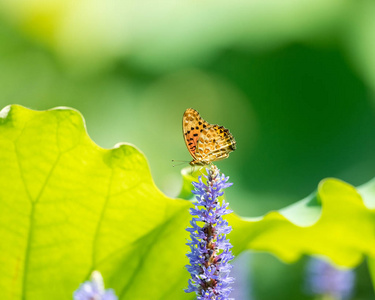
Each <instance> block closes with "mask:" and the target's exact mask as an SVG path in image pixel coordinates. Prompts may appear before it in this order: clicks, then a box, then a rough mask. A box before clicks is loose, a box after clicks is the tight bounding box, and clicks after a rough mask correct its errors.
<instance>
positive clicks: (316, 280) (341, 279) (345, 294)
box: [306, 257, 355, 300]
mask: <svg viewBox="0 0 375 300" xmlns="http://www.w3.org/2000/svg"><path fill="white" fill-rule="evenodd" d="M306 272H307V274H306V279H307V281H306V290H307V292H308V293H309V294H311V295H315V296H320V297H325V299H332V300H347V299H350V297H351V296H352V294H353V290H354V283H355V273H354V272H353V270H344V269H338V268H336V267H334V266H333V265H331V264H330V263H328V262H327V261H325V260H322V259H319V258H315V257H313V258H311V259H310V260H309V261H308V263H307V268H306Z"/></svg>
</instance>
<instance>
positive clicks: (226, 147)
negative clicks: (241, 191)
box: [182, 108, 236, 166]
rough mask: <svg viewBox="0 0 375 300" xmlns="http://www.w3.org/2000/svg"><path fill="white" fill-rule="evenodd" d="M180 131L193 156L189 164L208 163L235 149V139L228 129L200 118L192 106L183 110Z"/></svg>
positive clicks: (222, 157)
mask: <svg viewBox="0 0 375 300" xmlns="http://www.w3.org/2000/svg"><path fill="white" fill-rule="evenodd" d="M182 131H183V134H184V139H185V143H186V146H187V148H188V150H189V152H190V155H191V156H192V157H193V160H192V161H191V162H190V165H192V166H195V165H200V166H203V165H208V164H210V163H212V162H214V161H217V160H221V159H224V158H227V157H228V156H229V153H230V152H232V151H234V150H236V141H235V140H234V137H233V135H232V134H231V133H230V132H229V130H228V129H226V128H224V127H223V126H219V125H212V124H209V123H207V122H206V121H205V120H203V119H202V118H201V116H200V115H199V113H198V112H197V111H196V110H195V109H192V108H188V109H187V110H185V112H184V116H183V118H182Z"/></svg>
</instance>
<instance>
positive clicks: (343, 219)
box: [0, 106, 375, 299]
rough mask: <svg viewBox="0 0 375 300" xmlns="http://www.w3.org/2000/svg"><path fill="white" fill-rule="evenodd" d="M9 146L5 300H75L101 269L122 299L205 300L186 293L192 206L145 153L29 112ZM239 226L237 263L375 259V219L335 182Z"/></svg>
mask: <svg viewBox="0 0 375 300" xmlns="http://www.w3.org/2000/svg"><path fill="white" fill-rule="evenodd" d="M0 147H1V152H0V240H1V243H0V295H1V298H2V299H70V298H71V296H72V293H73V291H74V290H75V289H76V288H77V287H78V286H79V284H80V283H81V282H83V281H85V280H86V279H87V278H88V277H89V275H90V273H91V272H92V270H99V271H101V272H102V274H103V277H104V280H105V283H106V286H107V287H109V288H113V289H114V290H115V291H116V293H117V295H118V296H119V298H120V299H192V298H194V296H193V295H188V294H185V293H184V292H183V288H184V287H186V286H187V279H188V278H189V275H188V274H187V271H186V270H185V269H184V265H185V264H186V263H187V259H186V257H185V253H186V251H187V246H185V242H186V239H187V237H188V235H187V232H186V231H185V228H186V227H187V226H189V219H190V216H189V212H188V209H189V207H190V206H191V203H190V202H189V201H186V200H179V199H170V198H168V197H166V196H164V195H163V194H162V193H161V192H160V191H159V190H158V189H157V188H156V187H155V185H154V183H153V180H152V178H151V175H150V171H149V168H148V165H147V161H146V159H145V157H144V155H143V154H142V153H141V152H140V151H139V150H137V149H136V148H134V147H133V146H131V145H125V144H122V145H119V146H116V147H115V148H113V149H110V150H107V149H102V148H100V147H98V146H97V145H96V144H94V143H93V141H92V140H91V139H90V138H89V136H88V135H87V133H86V131H85V128H84V123H83V119H82V117H81V115H80V114H79V113H78V112H77V111H74V110H71V109H64V108H58V109H53V110H49V111H42V112H37V111H31V110H28V109H26V108H23V107H20V106H11V107H6V108H4V109H3V110H2V111H1V113H0ZM185 178H188V177H185ZM232 188H235V186H233V187H232ZM362 194H363V195H365V194H366V195H365V197H366V199H370V198H371V195H372V194H374V193H372V189H371V187H368V188H367V189H364V190H363V191H362ZM228 200H229V201H230V199H228ZM229 221H230V223H231V225H232V226H233V232H232V234H231V235H230V239H231V242H232V243H233V245H234V252H235V253H236V254H238V253H239V252H240V251H243V250H245V249H252V250H260V251H267V252H271V253H274V254H276V255H277V256H278V257H280V258H281V259H282V260H284V261H288V262H292V261H295V260H297V259H298V258H299V257H300V256H301V255H302V254H323V255H326V256H328V257H330V258H331V259H332V260H333V261H334V262H336V263H337V264H340V265H343V266H354V265H356V264H358V263H359V261H360V260H361V258H362V255H363V254H365V255H370V256H374V254H375V240H374V235H373V232H374V211H372V210H370V209H368V208H367V207H366V206H365V205H364V204H363V201H362V199H361V197H360V195H359V194H358V193H357V191H356V190H355V189H354V188H353V187H352V186H350V185H348V184H346V183H343V182H341V181H338V180H335V179H327V180H324V181H322V182H321V184H320V185H319V187H318V192H317V193H316V195H315V194H313V195H311V196H310V197H308V198H306V199H304V200H301V201H300V202H298V203H296V204H294V205H293V206H291V207H288V208H286V209H283V210H281V211H279V212H271V213H269V214H267V215H266V216H264V217H262V218H258V219H251V220H250V219H249V220H245V219H241V218H239V217H237V216H235V215H232V216H230V217H229Z"/></svg>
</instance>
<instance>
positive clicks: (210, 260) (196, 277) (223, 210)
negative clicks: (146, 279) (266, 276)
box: [185, 165, 234, 300]
mask: <svg viewBox="0 0 375 300" xmlns="http://www.w3.org/2000/svg"><path fill="white" fill-rule="evenodd" d="M207 172H208V176H205V177H206V179H207V184H204V183H203V181H202V176H199V178H198V180H199V182H193V185H194V187H195V189H194V191H193V193H194V194H195V195H196V199H197V202H196V203H195V208H192V209H190V214H191V215H192V216H195V218H193V219H192V220H191V221H190V224H191V226H192V227H190V228H187V229H186V230H187V231H189V232H190V238H191V241H189V242H188V243H187V245H188V246H189V247H190V252H189V253H188V254H187V257H188V258H189V261H190V265H187V266H186V268H187V270H188V271H189V272H190V274H191V279H189V283H188V288H187V289H185V292H187V293H190V292H195V293H196V294H197V300H231V299H230V298H228V296H229V294H230V292H231V291H232V288H231V287H230V284H231V283H232V282H233V281H234V279H233V278H232V277H229V272H230V270H231V268H232V266H231V265H230V264H229V261H231V260H232V259H233V255H232V252H231V250H230V249H231V248H232V245H231V244H230V243H229V240H228V239H227V238H226V235H227V234H228V233H229V232H230V231H231V230H232V228H231V227H230V226H229V225H228V222H227V221H226V220H224V219H223V216H224V215H226V214H229V213H231V212H232V211H231V210H229V209H228V203H226V202H225V200H223V202H222V204H220V203H219V202H218V197H220V196H222V195H223V194H224V192H223V190H224V189H225V188H228V187H230V186H231V185H232V183H228V180H229V177H225V175H224V174H222V175H220V171H219V169H218V168H217V167H216V166H215V165H211V167H210V169H207ZM197 222H204V225H203V226H202V227H200V226H199V225H198V224H197Z"/></svg>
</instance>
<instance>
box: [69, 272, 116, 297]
mask: <svg viewBox="0 0 375 300" xmlns="http://www.w3.org/2000/svg"><path fill="white" fill-rule="evenodd" d="M73 298H74V300H117V296H116V294H115V292H114V291H113V290H112V289H107V290H105V289H104V283H103V277H102V274H100V272H98V271H94V272H92V274H91V280H90V281H86V282H84V283H82V284H81V285H80V286H79V288H78V289H77V290H76V291H75V292H74V294H73Z"/></svg>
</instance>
